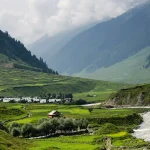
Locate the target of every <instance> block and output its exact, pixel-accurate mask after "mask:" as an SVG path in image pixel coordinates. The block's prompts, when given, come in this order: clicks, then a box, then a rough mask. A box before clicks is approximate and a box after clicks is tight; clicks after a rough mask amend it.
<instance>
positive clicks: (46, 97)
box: [40, 93, 73, 100]
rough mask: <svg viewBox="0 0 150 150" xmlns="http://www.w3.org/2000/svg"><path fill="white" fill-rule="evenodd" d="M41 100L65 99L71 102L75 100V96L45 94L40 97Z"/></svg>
mask: <svg viewBox="0 0 150 150" xmlns="http://www.w3.org/2000/svg"><path fill="white" fill-rule="evenodd" d="M40 97H41V98H43V99H55V98H56V99H65V98H70V99H71V100H72V99H73V94H72V93H59V94H56V93H52V94H51V93H48V94H43V95H40Z"/></svg>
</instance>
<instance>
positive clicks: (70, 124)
mask: <svg viewBox="0 0 150 150" xmlns="http://www.w3.org/2000/svg"><path fill="white" fill-rule="evenodd" d="M73 129H74V124H73V121H72V119H68V118H67V119H65V121H64V131H71V130H73Z"/></svg>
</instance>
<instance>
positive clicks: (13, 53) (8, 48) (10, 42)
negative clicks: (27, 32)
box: [0, 30, 58, 74]
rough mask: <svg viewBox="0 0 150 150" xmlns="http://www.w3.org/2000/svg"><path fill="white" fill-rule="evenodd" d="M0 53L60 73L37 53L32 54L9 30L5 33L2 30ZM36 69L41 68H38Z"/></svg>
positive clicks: (46, 70) (43, 69) (48, 71)
mask: <svg viewBox="0 0 150 150" xmlns="http://www.w3.org/2000/svg"><path fill="white" fill-rule="evenodd" d="M0 53H3V54H5V55H6V56H8V58H9V59H10V60H11V59H13V60H16V61H18V59H21V60H22V61H23V62H25V63H26V64H28V65H29V66H32V67H33V68H34V69H35V68H39V69H41V70H42V71H43V72H46V73H51V74H58V72H57V71H54V70H52V69H49V68H48V66H47V64H46V62H44V61H43V59H42V58H40V59H38V58H37V57H36V56H35V55H32V54H31V52H30V51H28V50H27V49H26V48H25V46H24V44H23V43H21V42H20V41H18V40H16V39H15V38H12V37H11V36H10V35H9V34H8V32H5V33H4V32H2V31H1V30H0ZM14 67H17V68H20V69H24V68H25V69H28V67H27V66H25V65H20V64H15V66H14ZM35 70H36V69H35ZM36 71H40V70H38V69H37V70H36Z"/></svg>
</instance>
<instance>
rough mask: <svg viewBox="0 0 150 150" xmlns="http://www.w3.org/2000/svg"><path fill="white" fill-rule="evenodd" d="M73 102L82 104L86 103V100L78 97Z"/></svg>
mask: <svg viewBox="0 0 150 150" xmlns="http://www.w3.org/2000/svg"><path fill="white" fill-rule="evenodd" d="M75 104H76V105H84V104H87V102H86V101H85V100H83V99H79V100H77V101H75Z"/></svg>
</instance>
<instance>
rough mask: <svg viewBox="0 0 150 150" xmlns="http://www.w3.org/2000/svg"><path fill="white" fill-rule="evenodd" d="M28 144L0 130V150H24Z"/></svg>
mask: <svg viewBox="0 0 150 150" xmlns="http://www.w3.org/2000/svg"><path fill="white" fill-rule="evenodd" d="M27 146H29V143H28V142H27V141H26V140H23V139H20V138H14V137H12V136H10V135H9V134H8V133H6V132H5V131H2V130H0V150H26V147H27Z"/></svg>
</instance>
